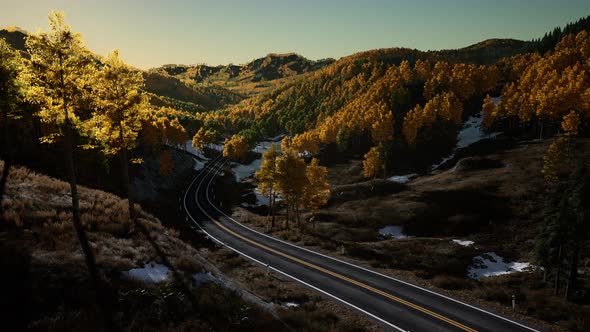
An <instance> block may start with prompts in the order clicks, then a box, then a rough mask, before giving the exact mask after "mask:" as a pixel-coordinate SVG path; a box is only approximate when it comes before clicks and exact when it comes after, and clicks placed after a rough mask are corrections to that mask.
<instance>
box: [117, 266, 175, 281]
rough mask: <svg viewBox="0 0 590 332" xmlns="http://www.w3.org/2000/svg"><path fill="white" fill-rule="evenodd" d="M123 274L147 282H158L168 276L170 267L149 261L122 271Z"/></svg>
mask: <svg viewBox="0 0 590 332" xmlns="http://www.w3.org/2000/svg"><path fill="white" fill-rule="evenodd" d="M123 274H124V275H126V276H128V277H130V278H133V279H136V280H139V281H143V282H147V283H153V284H156V283H159V282H162V281H164V280H166V279H168V277H169V276H170V269H169V268H168V267H167V266H166V265H162V264H158V263H154V262H151V263H149V264H146V265H144V266H143V267H139V268H135V269H131V270H129V271H125V272H123Z"/></svg>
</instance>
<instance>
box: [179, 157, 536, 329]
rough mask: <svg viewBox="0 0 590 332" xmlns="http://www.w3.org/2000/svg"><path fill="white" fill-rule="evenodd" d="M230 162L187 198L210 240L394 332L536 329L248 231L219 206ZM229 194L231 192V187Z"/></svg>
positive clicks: (203, 177) (199, 180)
mask: <svg viewBox="0 0 590 332" xmlns="http://www.w3.org/2000/svg"><path fill="white" fill-rule="evenodd" d="M225 163H226V160H225V159H223V158H221V157H217V158H215V159H213V160H212V161H210V162H209V163H208V164H207V165H206V166H205V168H203V170H202V171H201V172H200V173H199V174H198V175H197V177H196V178H195V179H194V180H193V181H192V183H191V184H190V186H189V187H188V189H187V190H186V193H185V196H184V202H183V204H184V208H185V210H186V212H187V221H188V222H190V223H193V224H194V226H195V227H198V228H199V229H200V230H202V231H203V232H204V233H205V234H206V235H207V236H209V237H210V238H211V239H213V240H215V241H217V242H219V243H220V244H222V245H224V246H227V247H228V248H230V249H231V250H234V251H236V252H237V253H239V254H240V255H243V256H245V257H247V258H248V259H250V260H252V261H254V262H256V263H258V264H261V265H263V267H265V268H267V269H268V270H269V271H272V272H273V273H279V274H282V275H284V276H286V277H288V278H291V279H293V280H295V281H297V282H299V283H301V284H303V285H305V286H307V287H309V288H311V289H314V290H315V291H318V292H320V293H322V294H324V295H326V296H328V297H330V298H333V299H335V300H337V301H340V302H342V303H344V304H346V305H348V306H350V307H352V308H354V309H356V310H358V311H360V312H362V313H364V314H366V315H368V316H370V317H371V318H373V319H374V320H376V321H377V322H378V323H379V324H380V325H381V326H383V328H384V329H386V330H392V331H469V332H474V331H537V330H535V329H533V328H531V327H528V326H526V325H524V324H523V323H520V322H516V321H513V320H511V319H508V318H505V317H502V316H500V315H498V314H495V313H492V312H489V311H486V310H483V309H480V308H478V307H476V306H473V305H470V304H467V303H463V302H461V301H458V300H455V299H452V298H449V297H447V296H444V295H442V294H438V293H435V292H433V291H430V290H428V289H424V288H422V287H419V286H416V285H413V284H410V283H407V282H405V281H402V280H398V279H395V278H392V277H389V276H386V275H383V274H381V273H378V272H375V271H372V270H369V269H366V268H363V267H360V266H356V265H354V264H351V263H348V262H345V261H342V260H339V259H336V258H333V257H330V256H327V255H324V254H321V253H317V252H314V251H312V250H309V249H306V248H302V247H299V246H296V245H294V244H291V243H288V242H285V241H282V240H279V239H276V238H273V237H271V236H269V235H267V234H263V233H260V232H258V231H256V230H253V229H250V228H248V227H246V226H245V225H243V224H241V223H239V222H238V221H236V220H234V219H232V218H231V217H230V216H229V215H227V214H225V213H224V212H223V211H222V210H220V209H219V208H218V207H217V205H216V204H215V198H214V197H213V196H214V194H213V191H212V188H213V183H214V181H215V179H216V177H217V174H218V173H219V172H220V171H221V169H222V167H223V165H224V164H225ZM227 190H231V188H227Z"/></svg>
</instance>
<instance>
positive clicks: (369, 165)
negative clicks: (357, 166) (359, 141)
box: [363, 144, 385, 179]
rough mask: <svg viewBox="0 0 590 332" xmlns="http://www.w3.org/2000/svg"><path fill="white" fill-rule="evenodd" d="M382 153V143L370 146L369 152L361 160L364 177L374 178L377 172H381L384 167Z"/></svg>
mask: <svg viewBox="0 0 590 332" xmlns="http://www.w3.org/2000/svg"><path fill="white" fill-rule="evenodd" d="M383 155H384V153H383V145H382V144H379V145H377V146H374V147H372V148H371V149H370V150H369V152H367V153H366V154H365V160H363V175H364V176H365V177H366V178H370V179H375V178H376V177H377V176H378V175H379V173H381V172H383V170H384V169H385V161H384V159H383Z"/></svg>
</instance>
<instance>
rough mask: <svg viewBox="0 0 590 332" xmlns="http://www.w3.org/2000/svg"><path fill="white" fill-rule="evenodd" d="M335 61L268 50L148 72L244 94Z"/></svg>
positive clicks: (164, 67)
mask: <svg viewBox="0 0 590 332" xmlns="http://www.w3.org/2000/svg"><path fill="white" fill-rule="evenodd" d="M332 62H334V60H333V59H324V60H318V61H312V60H308V59H306V58H304V57H302V56H301V55H299V54H295V53H286V54H268V55H266V56H265V57H262V58H259V59H255V60H253V61H251V62H249V63H246V64H243V65H234V64H230V65H225V66H208V65H205V64H199V65H190V66H186V65H172V64H171V65H165V66H162V67H159V68H154V69H151V70H150V71H149V72H150V73H160V74H164V75H168V76H172V77H175V78H178V79H179V80H181V81H183V82H185V83H186V84H189V85H193V84H197V85H198V86H206V87H209V86H216V87H223V88H226V89H229V90H231V91H235V92H236V93H239V94H242V95H251V94H257V93H260V92H263V91H266V90H268V89H269V88H273V87H276V86H279V85H280V84H281V83H284V82H287V81H289V80H290V79H292V78H293V77H295V76H298V75H301V74H305V73H310V72H313V71H315V70H318V69H320V68H323V67H325V66H327V65H329V64H330V63H332Z"/></svg>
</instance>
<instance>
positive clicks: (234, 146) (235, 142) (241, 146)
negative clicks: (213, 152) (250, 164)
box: [223, 135, 248, 160]
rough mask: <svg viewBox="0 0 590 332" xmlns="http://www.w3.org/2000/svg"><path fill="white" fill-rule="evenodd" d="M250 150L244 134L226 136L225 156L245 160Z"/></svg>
mask: <svg viewBox="0 0 590 332" xmlns="http://www.w3.org/2000/svg"><path fill="white" fill-rule="evenodd" d="M247 152H248V144H247V142H246V139H245V138H244V137H242V136H237V135H233V136H232V137H231V138H226V139H225V142H224V144H223V156H224V157H228V158H231V159H236V160H243V159H244V158H245V157H246V153H247Z"/></svg>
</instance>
